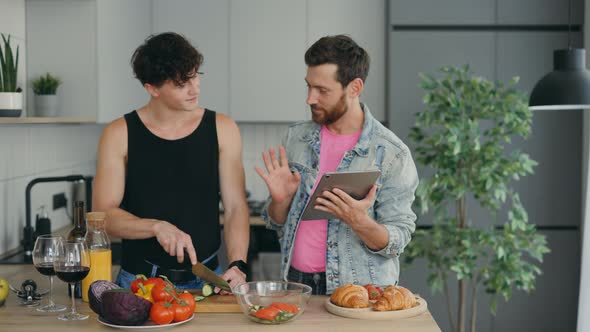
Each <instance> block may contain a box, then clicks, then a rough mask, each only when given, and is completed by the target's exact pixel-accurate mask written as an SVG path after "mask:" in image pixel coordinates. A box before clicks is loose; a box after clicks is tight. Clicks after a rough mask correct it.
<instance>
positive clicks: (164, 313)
mask: <svg viewBox="0 0 590 332" xmlns="http://www.w3.org/2000/svg"><path fill="white" fill-rule="evenodd" d="M150 319H151V320H152V321H153V322H154V323H156V324H158V325H163V324H170V323H171V322H172V321H173V320H174V308H172V305H171V304H170V303H167V302H164V301H161V302H156V303H154V304H153V305H152V309H151V310H150Z"/></svg>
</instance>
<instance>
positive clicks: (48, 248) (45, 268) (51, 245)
mask: <svg viewBox="0 0 590 332" xmlns="http://www.w3.org/2000/svg"><path fill="white" fill-rule="evenodd" d="M59 239H60V237H56V236H51V235H40V236H39V237H37V240H36V241H35V247H33V264H34V265H35V268H36V269H37V271H39V273H41V274H42V275H44V276H48V277H49V300H48V304H46V305H44V306H42V307H40V308H37V310H38V311H42V312H56V311H63V310H66V306H65V305H61V304H55V302H53V276H54V275H55V269H54V268H53V262H54V261H55V258H56V256H57V243H58V242H59Z"/></svg>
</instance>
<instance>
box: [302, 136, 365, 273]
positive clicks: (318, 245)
mask: <svg viewBox="0 0 590 332" xmlns="http://www.w3.org/2000/svg"><path fill="white" fill-rule="evenodd" d="M360 135H361V131H358V132H357V133H354V134H350V135H337V134H334V133H332V132H330V131H329V130H328V128H326V126H322V129H321V132H320V137H321V138H320V139H321V144H320V169H319V172H318V177H317V178H316V181H315V184H314V186H313V190H315V187H316V186H317V185H318V182H319V180H320V179H321V177H322V175H323V174H324V173H326V172H335V171H336V170H337V169H338V165H340V162H341V161H342V157H344V154H345V153H346V151H349V150H351V149H352V148H353V147H354V146H355V145H356V143H357V142H358V139H359V136H360ZM313 190H312V192H313ZM327 237H328V220H327V219H321V220H306V221H300V222H299V228H298V229H297V234H296V235H295V242H294V244H293V246H294V247H293V257H292V258H291V266H293V267H294V268H296V269H297V270H299V271H302V272H306V273H315V272H324V271H326V241H327Z"/></svg>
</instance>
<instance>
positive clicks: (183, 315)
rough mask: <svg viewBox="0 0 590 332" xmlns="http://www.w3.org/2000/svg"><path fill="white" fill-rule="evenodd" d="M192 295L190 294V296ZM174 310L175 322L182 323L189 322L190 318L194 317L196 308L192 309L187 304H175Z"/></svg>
mask: <svg viewBox="0 0 590 332" xmlns="http://www.w3.org/2000/svg"><path fill="white" fill-rule="evenodd" d="M189 295H190V294H189ZM172 308H173V310H174V321H175V322H182V321H183V320H187V319H188V318H189V317H190V316H192V314H193V311H194V310H195V309H194V308H191V306H190V305H188V304H185V305H182V304H178V303H174V304H173V305H172Z"/></svg>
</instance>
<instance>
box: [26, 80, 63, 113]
mask: <svg viewBox="0 0 590 332" xmlns="http://www.w3.org/2000/svg"><path fill="white" fill-rule="evenodd" d="M60 84H61V80H60V79H59V77H57V76H54V75H51V74H50V73H47V74H45V75H41V76H40V77H38V78H36V79H34V80H33V81H32V85H33V92H34V93H35V112H36V115H38V116H43V117H52V116H55V115H56V114H57V108H58V100H57V94H56V93H57V88H58V87H59V85H60Z"/></svg>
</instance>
